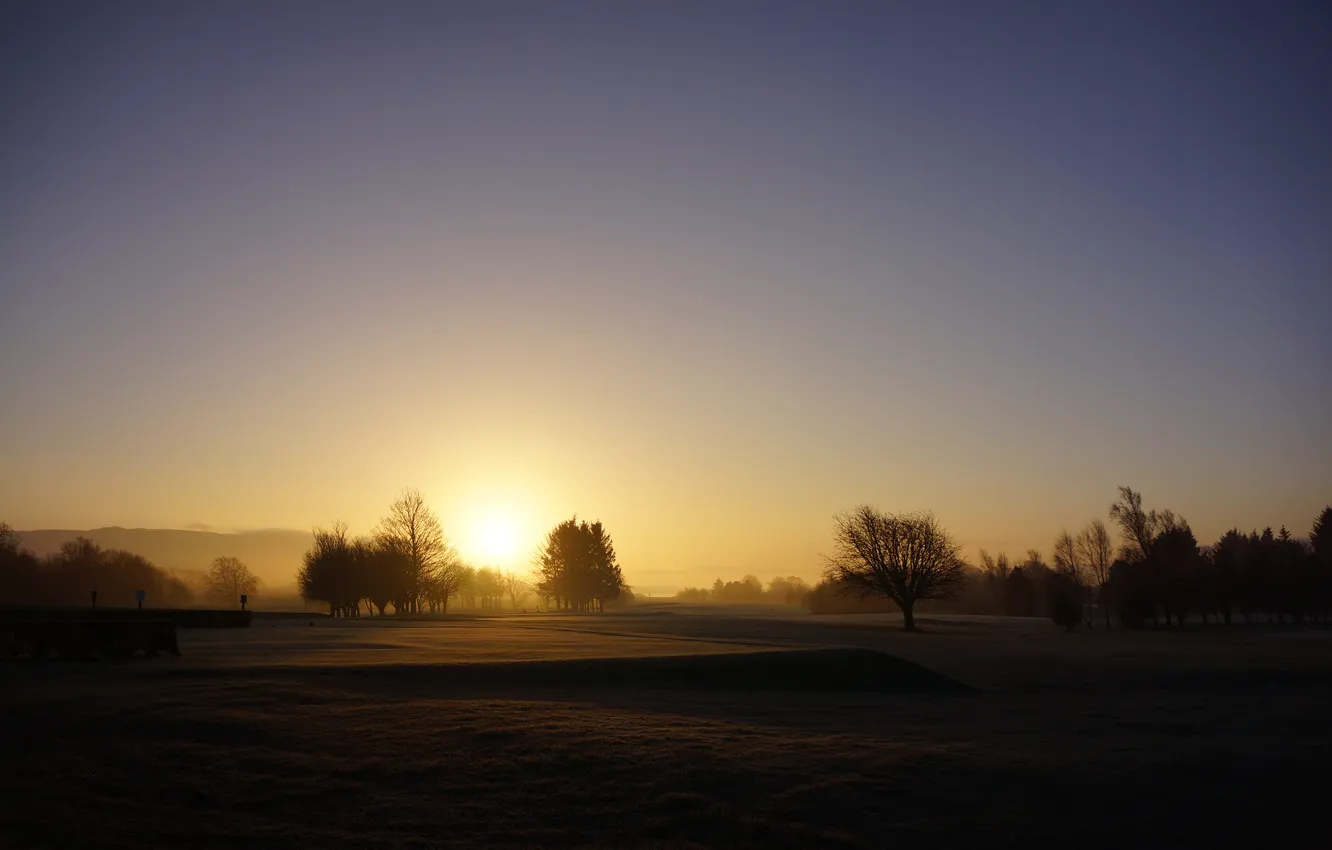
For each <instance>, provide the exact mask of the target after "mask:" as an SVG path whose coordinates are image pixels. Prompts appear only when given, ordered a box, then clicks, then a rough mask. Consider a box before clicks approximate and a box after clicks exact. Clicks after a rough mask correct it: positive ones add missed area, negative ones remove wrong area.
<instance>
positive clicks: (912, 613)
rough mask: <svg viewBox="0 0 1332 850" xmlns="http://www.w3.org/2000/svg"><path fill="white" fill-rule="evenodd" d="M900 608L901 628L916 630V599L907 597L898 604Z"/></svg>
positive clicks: (910, 630)
mask: <svg viewBox="0 0 1332 850" xmlns="http://www.w3.org/2000/svg"><path fill="white" fill-rule="evenodd" d="M898 607H900V608H901V609H902V628H904V629H906V630H907V631H909V632H914V631H915V630H916V600H914V599H909V600H907V601H905V602H902V603H900V604H899V606H898Z"/></svg>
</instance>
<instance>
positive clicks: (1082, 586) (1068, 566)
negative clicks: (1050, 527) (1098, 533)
mask: <svg viewBox="0 0 1332 850" xmlns="http://www.w3.org/2000/svg"><path fill="white" fill-rule="evenodd" d="M1054 565H1055V572H1057V573H1059V574H1060V575H1062V576H1063V577H1064V578H1065V580H1066V581H1067V582H1068V586H1069V591H1070V592H1071V594H1072V596H1073V601H1076V603H1077V611H1078V613H1079V615H1080V619H1082V620H1085V621H1086V623H1087V628H1088V629H1090V628H1091V627H1092V622H1091V612H1090V611H1089V610H1087V608H1086V596H1087V585H1088V575H1087V571H1086V568H1085V565H1084V564H1083V563H1081V562H1080V560H1079V558H1078V547H1077V544H1076V543H1075V542H1074V540H1073V535H1071V534H1069V533H1068V530H1067V529H1065V530H1064V531H1061V532H1059V536H1058V537H1056V538H1055V542H1054Z"/></svg>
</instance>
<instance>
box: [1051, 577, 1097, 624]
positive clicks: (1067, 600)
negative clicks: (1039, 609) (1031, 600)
mask: <svg viewBox="0 0 1332 850" xmlns="http://www.w3.org/2000/svg"><path fill="white" fill-rule="evenodd" d="M1045 599H1046V606H1047V610H1048V611H1049V614H1050V619H1051V620H1053V621H1054V622H1055V623H1056V624H1057V625H1060V626H1063V627H1064V628H1065V629H1066V630H1067V631H1070V632H1071V631H1073V630H1074V629H1076V628H1077V627H1078V623H1081V622H1082V621H1083V615H1082V603H1083V599H1084V588H1083V586H1082V585H1081V584H1080V583H1079V582H1078V580H1077V579H1076V578H1075V577H1074V574H1073V573H1072V572H1070V571H1068V570H1065V569H1056V570H1054V571H1053V572H1052V573H1050V575H1048V576H1046V578H1045ZM1090 625H1091V624H1090V623H1088V626H1089V627H1090Z"/></svg>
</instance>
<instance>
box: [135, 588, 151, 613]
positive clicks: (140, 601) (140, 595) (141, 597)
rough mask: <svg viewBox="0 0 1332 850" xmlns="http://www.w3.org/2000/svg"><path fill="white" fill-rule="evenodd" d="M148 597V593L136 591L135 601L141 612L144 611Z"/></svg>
mask: <svg viewBox="0 0 1332 850" xmlns="http://www.w3.org/2000/svg"><path fill="white" fill-rule="evenodd" d="M147 596H148V593H147V592H146V591H143V590H136V591H134V601H135V603H136V604H137V605H138V606H139V610H140V611H142V610H143V600H144V599H145V598H147Z"/></svg>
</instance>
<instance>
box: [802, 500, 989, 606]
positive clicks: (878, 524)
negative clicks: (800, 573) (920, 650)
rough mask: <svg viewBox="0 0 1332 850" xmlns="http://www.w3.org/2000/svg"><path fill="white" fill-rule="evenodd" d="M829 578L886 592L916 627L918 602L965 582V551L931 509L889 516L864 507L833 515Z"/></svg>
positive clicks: (863, 590)
mask: <svg viewBox="0 0 1332 850" xmlns="http://www.w3.org/2000/svg"><path fill="white" fill-rule="evenodd" d="M825 560H826V562H827V571H826V573H825V574H826V576H827V578H828V579H829V580H832V581H836V582H839V583H841V585H842V586H843V587H844V588H845V589H846V591H848V592H851V593H855V594H858V595H860V596H871V595H878V596H885V597H887V598H889V599H891V600H892V601H893V602H894V603H896V605H897V607H898V608H899V609H901V611H902V622H903V626H904V627H905V628H906V629H908V630H915V628H916V618H915V607H916V602H917V601H919V600H922V599H936V598H946V597H948V596H951V595H952V594H954V593H955V592H957V590H958V589H959V588H960V586H961V585H962V583H963V581H964V579H965V577H966V572H965V571H966V565H965V563H964V562H963V561H962V557H961V549H960V548H959V547H958V545H957V543H956V542H954V540H953V538H952V536H951V535H949V534H948V532H947V531H945V530H944V528H943V526H941V525H940V524H939V522H938V520H936V519H935V518H934V515H933V514H929V513H901V514H888V513H883V512H881V511H878V510H876V509H875V508H873V507H871V506H869V505H861V506H859V507H857V508H856V509H855V510H853V511H851V512H850V513H846V514H838V515H837V516H836V517H834V519H833V551H832V554H831V555H829V556H827V557H826V558H825Z"/></svg>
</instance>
